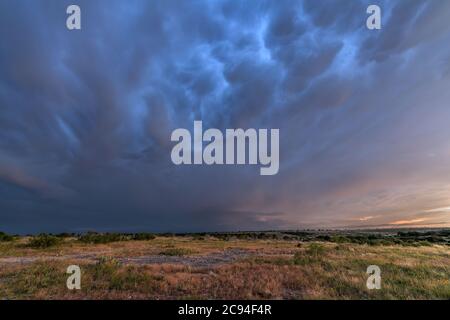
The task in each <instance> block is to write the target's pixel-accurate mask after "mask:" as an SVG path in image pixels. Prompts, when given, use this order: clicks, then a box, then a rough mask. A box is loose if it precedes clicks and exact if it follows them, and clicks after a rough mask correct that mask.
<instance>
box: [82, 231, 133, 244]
mask: <svg viewBox="0 0 450 320" xmlns="http://www.w3.org/2000/svg"><path fill="white" fill-rule="evenodd" d="M78 240H79V241H81V242H84V243H90V244H100V243H102V244H104V243H110V242H117V241H127V240H131V237H130V236H129V235H124V234H119V233H95V232H89V233H86V234H83V235H81V236H79V237H78Z"/></svg>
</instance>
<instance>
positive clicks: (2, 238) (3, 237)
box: [0, 232, 14, 242]
mask: <svg viewBox="0 0 450 320" xmlns="http://www.w3.org/2000/svg"><path fill="white" fill-rule="evenodd" d="M13 240H14V237H13V236H10V235H9V234H6V233H4V232H0V242H7V241H13Z"/></svg>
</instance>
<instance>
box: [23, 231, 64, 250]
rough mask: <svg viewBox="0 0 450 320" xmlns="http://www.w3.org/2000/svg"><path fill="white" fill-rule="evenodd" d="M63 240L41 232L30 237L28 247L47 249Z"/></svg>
mask: <svg viewBox="0 0 450 320" xmlns="http://www.w3.org/2000/svg"><path fill="white" fill-rule="evenodd" d="M60 242H61V239H60V238H58V237H55V236H52V235H49V234H45V233H43V234H40V235H38V236H35V237H33V238H31V239H30V241H29V242H28V247H30V248H35V249H45V248H49V247H53V246H55V245H57V244H59V243H60Z"/></svg>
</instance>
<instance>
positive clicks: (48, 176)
mask: <svg viewBox="0 0 450 320" xmlns="http://www.w3.org/2000/svg"><path fill="white" fill-rule="evenodd" d="M72 3H76V4H79V5H80V7H81V8H82V30H81V31H68V30H67V29H66V28H65V19H66V14H65V10H66V8H67V6H68V5H69V4H72ZM376 3H378V4H379V5H381V6H382V8H383V28H382V30H380V31H369V30H367V29H366V28H365V19H366V17H367V15H366V12H365V11H366V7H367V5H368V4H369V3H368V1H338V0H336V1H259V0H258V1H256V0H251V1H167V0H165V1H143V0H142V1H138V0H136V1H119V0H114V1H108V3H105V2H103V1H56V0H38V1H36V0H32V1H31V0H29V1H27V0H21V1H11V0H4V1H2V2H1V3H0V40H1V41H0V107H1V113H0V150H1V152H0V190H1V193H0V228H1V229H5V230H7V231H8V230H9V231H18V232H35V231H64V230H66V231H80V230H89V229H96V230H156V231H187V230H232V229H240V230H243V229H273V228H278V227H279V228H297V227H302V226H310V225H315V226H320V225H326V226H338V225H341V224H352V222H353V221H354V223H355V224H360V223H361V221H367V223H370V224H380V225H382V224H389V223H391V222H392V223H395V222H396V221H397V222H398V221H400V222H402V221H409V220H408V219H407V218H408V214H409V213H410V214H414V217H413V218H412V219H410V220H411V221H413V220H414V221H419V220H421V218H420V217H419V218H418V217H417V215H420V214H421V212H424V211H426V210H433V209H435V208H445V207H447V206H448V205H450V204H449V203H448V201H450V199H448V196H447V194H448V191H449V190H450V176H449V174H448V169H447V167H448V164H449V158H450V145H449V139H448V136H449V134H450V129H449V128H450V127H449V126H448V125H447V123H446V119H448V118H449V116H450V111H449V109H448V108H447V104H448V103H447V101H448V100H449V98H450V96H449V95H450V94H449V93H448V90H446V89H445V88H448V85H449V82H450V78H449V76H448V74H449V73H448V70H449V69H448V61H449V57H450V47H449V45H448V43H449V40H450V32H449V27H448V26H449V24H448V23H447V21H448V18H449V16H450V6H449V5H448V3H447V2H444V1H431V0H429V1H376ZM194 119H196V120H203V122H204V126H205V127H217V128H221V129H224V128H237V127H243V128H249V127H256V128H280V130H281V167H280V173H279V174H278V175H276V176H272V177H260V176H259V175H258V172H257V168H253V167H251V168H248V167H203V166H200V167H183V166H182V167H176V166H174V165H173V164H172V163H171V161H170V151H171V148H172V143H171V142H170V134H171V132H172V130H174V129H176V128H180V127H184V128H188V129H191V128H192V122H193V120H194ZM421 210H422V211H421ZM439 214H440V215H437V213H435V212H434V211H431V212H428V214H427V216H426V218H425V219H426V220H424V221H426V222H429V223H430V224H431V223H433V222H436V221H433V220H432V219H433V217H430V215H431V216H433V215H435V219H439V221H443V220H442V219H444V218H445V217H444V218H443V216H442V214H441V213H439ZM369 216H370V217H371V218H367V217H369ZM361 219H362V220H361ZM444 220H445V219H444Z"/></svg>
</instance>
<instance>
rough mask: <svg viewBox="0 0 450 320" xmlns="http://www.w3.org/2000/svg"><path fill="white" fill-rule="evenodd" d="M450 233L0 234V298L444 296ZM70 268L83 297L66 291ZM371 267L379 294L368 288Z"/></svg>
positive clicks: (449, 295)
mask: <svg viewBox="0 0 450 320" xmlns="http://www.w3.org/2000/svg"><path fill="white" fill-rule="evenodd" d="M449 235H450V232H449V230H447V229H444V230H420V231H418V230H415V231H411V230H410V231H405V230H389V231H383V232H380V231H339V232H338V231H289V232H288V231H286V232H276V231H273V232H239V233H217V234H210V233H208V234H207V233H202V234H164V235H161V234H158V235H155V234H145V233H141V234H112V233H109V234H98V233H88V234H82V235H76V234H61V235H37V236H27V237H19V236H10V235H6V234H4V233H0V299H450V244H449ZM71 264H76V265H79V266H80V267H81V270H82V279H81V287H82V288H81V290H75V291H70V290H68V289H67V288H66V280H67V277H68V275H67V274H66V269H67V267H68V266H69V265H71ZM369 265H377V266H379V267H380V268H381V271H382V274H381V277H382V287H381V289H380V290H368V289H367V287H366V281H367V277H368V275H367V274H366V269H367V267H368V266H369Z"/></svg>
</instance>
